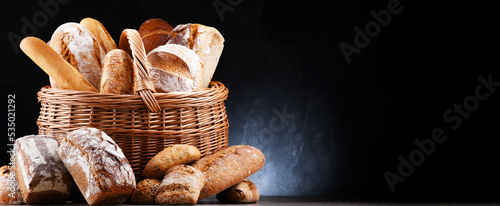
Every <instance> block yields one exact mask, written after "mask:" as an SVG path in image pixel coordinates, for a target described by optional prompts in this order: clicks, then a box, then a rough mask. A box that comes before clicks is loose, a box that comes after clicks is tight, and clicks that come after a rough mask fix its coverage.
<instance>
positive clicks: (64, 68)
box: [20, 37, 97, 92]
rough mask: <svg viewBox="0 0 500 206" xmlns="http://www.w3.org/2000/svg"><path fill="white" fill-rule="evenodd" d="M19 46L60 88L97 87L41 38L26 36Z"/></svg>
mask: <svg viewBox="0 0 500 206" xmlns="http://www.w3.org/2000/svg"><path fill="white" fill-rule="evenodd" d="M20 47H21V50H22V51H23V52H24V53H25V54H26V55H27V56H28V57H29V58H31V60H33V62H35V63H36V64H37V65H38V66H39V67H40V68H41V69H42V70H43V71H44V72H45V73H47V74H48V75H49V76H50V77H51V78H52V79H53V80H54V81H55V82H56V83H57V85H58V86H59V87H60V88H62V89H73V90H78V91H91V92H97V89H96V88H95V87H94V86H93V85H92V84H90V82H89V81H88V80H87V79H86V78H85V77H84V76H83V75H82V74H81V73H80V72H79V71H78V70H77V69H76V68H75V67H73V66H71V65H70V64H69V63H68V62H67V61H65V60H64V59H63V58H62V57H61V56H59V54H57V53H56V52H55V51H54V49H52V48H51V47H50V46H49V45H47V44H46V43H45V42H44V41H42V40H41V39H39V38H36V37H26V38H24V39H23V40H22V41H21V44H20Z"/></svg>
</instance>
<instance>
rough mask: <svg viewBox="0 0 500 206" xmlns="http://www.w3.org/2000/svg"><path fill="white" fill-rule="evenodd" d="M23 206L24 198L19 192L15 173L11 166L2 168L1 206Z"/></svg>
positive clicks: (0, 169) (0, 177)
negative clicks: (21, 205)
mask: <svg viewBox="0 0 500 206" xmlns="http://www.w3.org/2000/svg"><path fill="white" fill-rule="evenodd" d="M20 204H23V197H22V196H21V191H20V190H19V184H18V183H17V180H16V175H15V172H14V171H11V167H10V166H7V165H5V166H2V167H0V205H20Z"/></svg>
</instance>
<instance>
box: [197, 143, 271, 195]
mask: <svg viewBox="0 0 500 206" xmlns="http://www.w3.org/2000/svg"><path fill="white" fill-rule="evenodd" d="M265 161H266V158H265V157H264V154H262V152H261V151H260V150H259V149H257V148H255V147H252V146H249V145H237V146H231V147H228V148H225V149H223V150H220V151H218V152H216V153H214V154H212V155H208V156H205V157H203V158H201V159H200V160H198V161H197V162H195V163H194V164H192V165H191V166H192V167H194V168H196V169H198V170H200V171H201V172H202V173H203V174H204V175H205V186H203V188H202V189H201V192H200V196H199V197H198V200H202V199H205V198H207V197H210V196H212V195H215V194H217V193H219V192H222V191H224V190H225V189H227V188H229V187H231V186H233V185H235V184H236V183H238V182H241V181H242V180H243V179H245V178H247V177H248V176H250V175H252V174H253V173H255V172H257V171H258V170H260V169H261V168H262V167H263V166H264V163H265Z"/></svg>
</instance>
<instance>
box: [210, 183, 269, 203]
mask: <svg viewBox="0 0 500 206" xmlns="http://www.w3.org/2000/svg"><path fill="white" fill-rule="evenodd" d="M215 197H217V200H219V201H221V202H222V203H255V202H257V201H259V198H260V194H259V190H257V187H256V186H255V184H253V182H252V181H250V180H249V179H244V180H243V181H241V182H240V183H238V184H235V185H233V186H231V187H230V188H227V189H226V190H224V191H222V192H220V193H219V194H217V195H216V196H215Z"/></svg>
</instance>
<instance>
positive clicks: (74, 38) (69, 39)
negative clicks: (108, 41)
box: [50, 22, 106, 89]
mask: <svg viewBox="0 0 500 206" xmlns="http://www.w3.org/2000/svg"><path fill="white" fill-rule="evenodd" d="M50 47H52V48H53V49H54V51H56V53H58V54H59V55H60V56H61V57H62V58H63V59H64V60H66V61H67V62H68V63H69V64H70V65H72V66H73V67H74V68H76V69H77V70H78V71H80V73H81V74H82V75H83V76H84V77H85V78H86V79H87V80H88V81H89V82H90V83H91V84H92V85H93V86H94V87H95V88H97V89H99V88H100V83H101V75H102V60H103V59H104V57H105V56H106V52H105V51H104V49H103V48H102V47H101V45H100V44H99V42H98V41H97V40H96V39H95V38H94V36H93V35H92V33H91V32H90V31H89V30H88V29H87V28H85V27H84V26H82V25H80V24H77V23H72V22H69V23H65V24H62V25H61V26H59V27H58V28H57V29H56V31H54V34H52V38H51V39H50Z"/></svg>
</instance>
